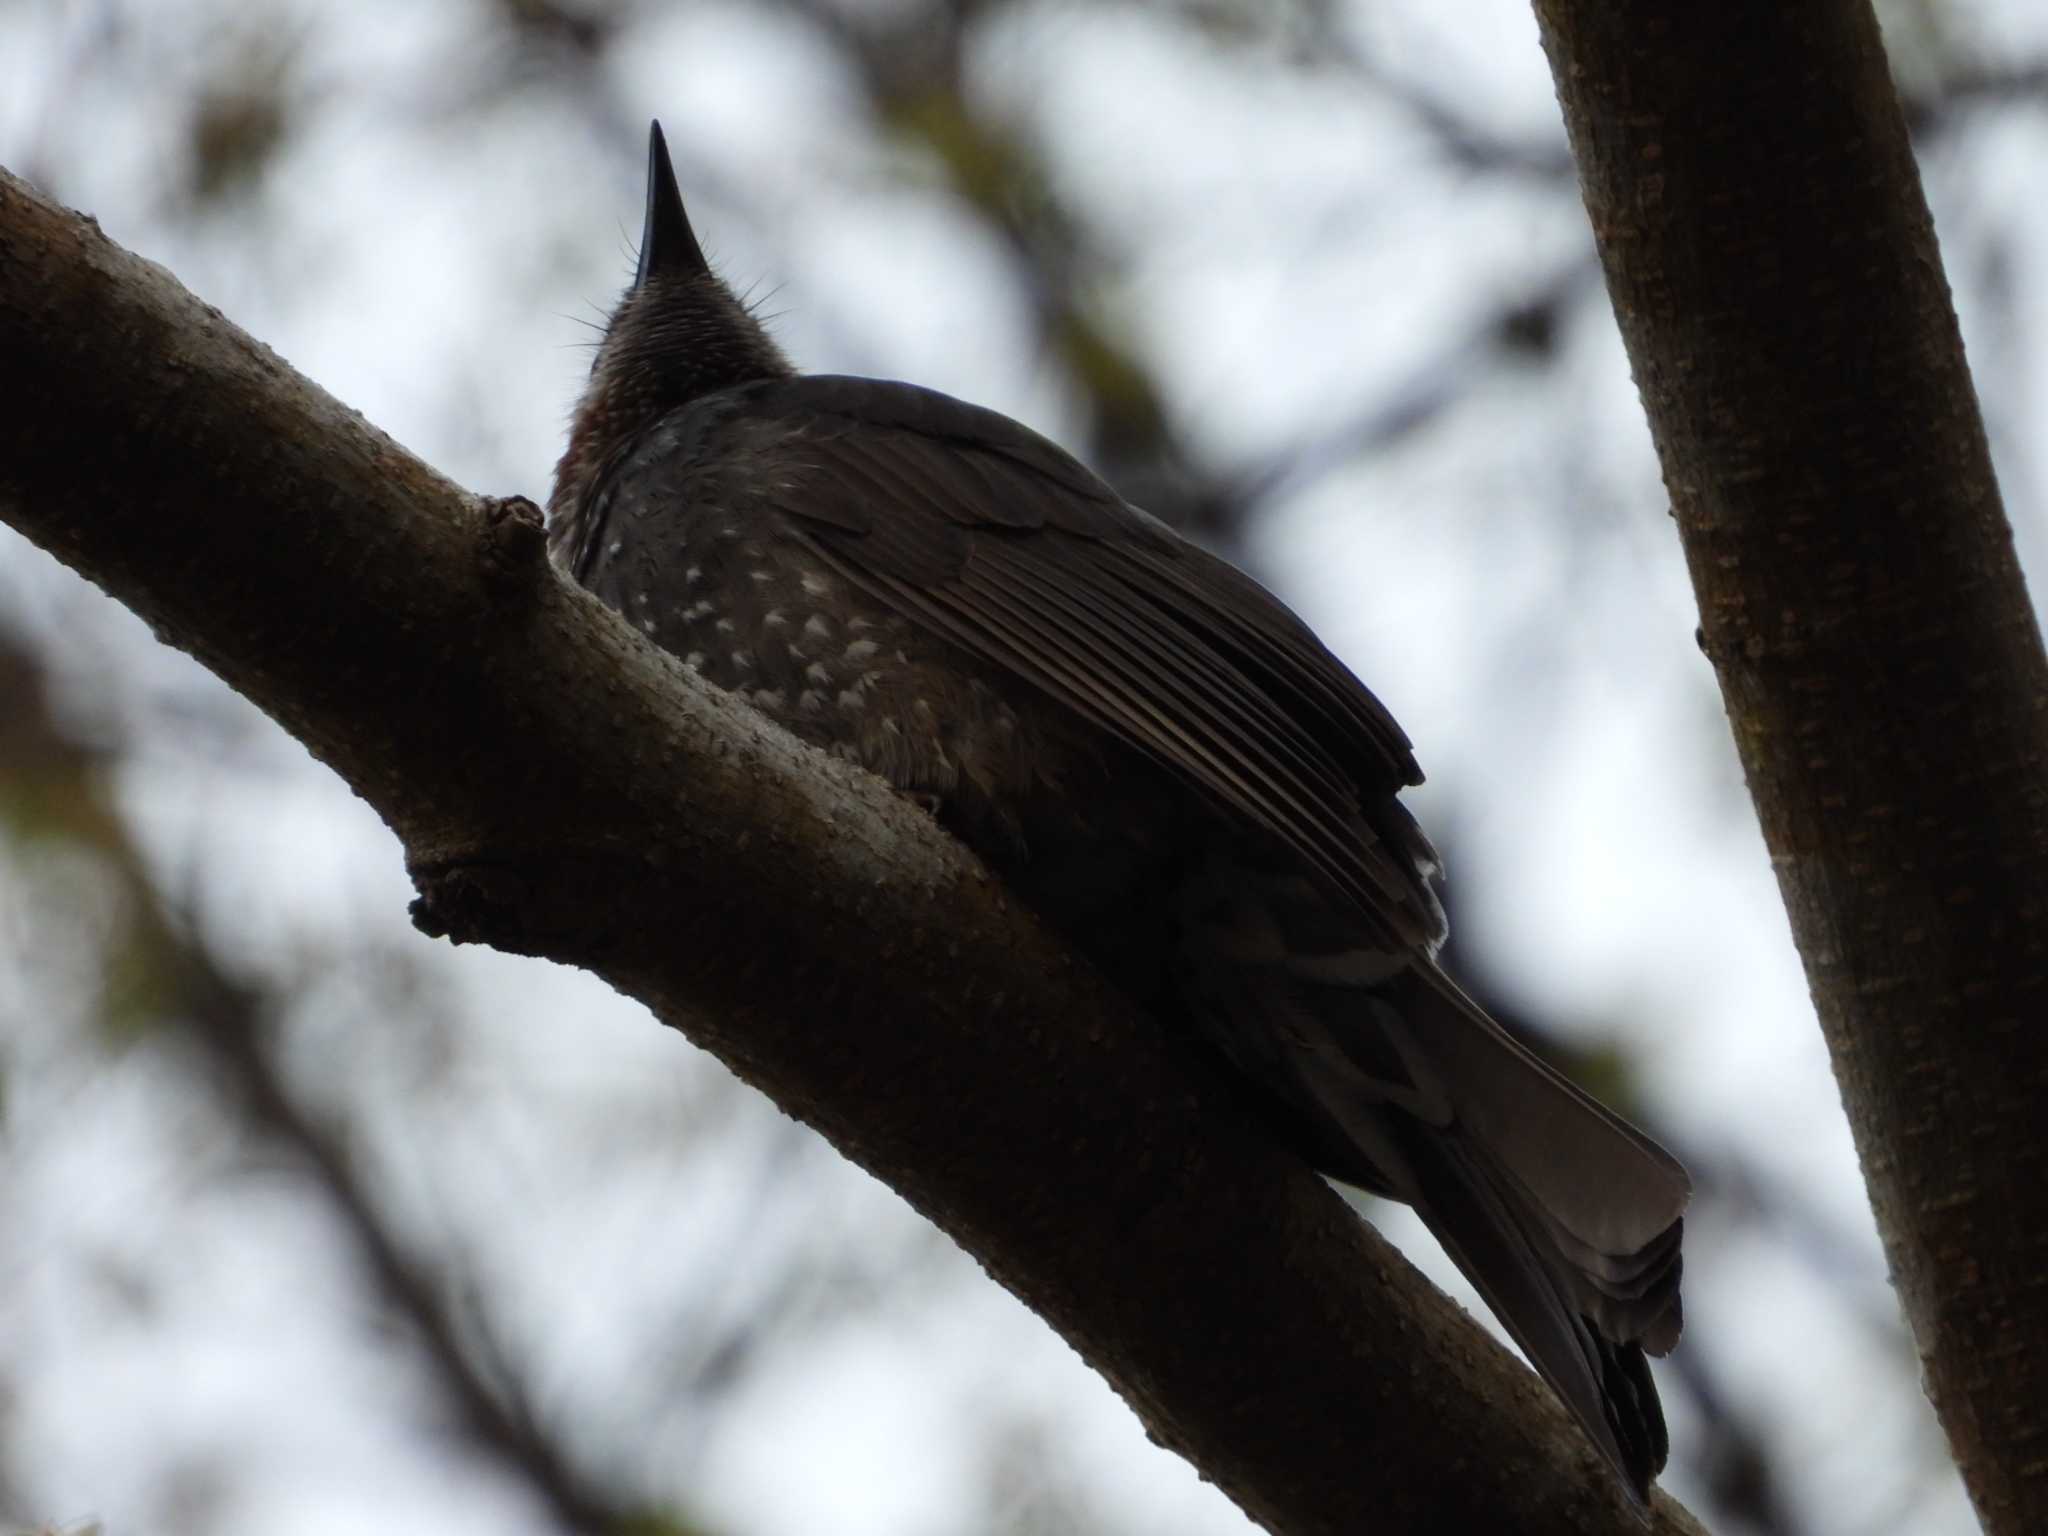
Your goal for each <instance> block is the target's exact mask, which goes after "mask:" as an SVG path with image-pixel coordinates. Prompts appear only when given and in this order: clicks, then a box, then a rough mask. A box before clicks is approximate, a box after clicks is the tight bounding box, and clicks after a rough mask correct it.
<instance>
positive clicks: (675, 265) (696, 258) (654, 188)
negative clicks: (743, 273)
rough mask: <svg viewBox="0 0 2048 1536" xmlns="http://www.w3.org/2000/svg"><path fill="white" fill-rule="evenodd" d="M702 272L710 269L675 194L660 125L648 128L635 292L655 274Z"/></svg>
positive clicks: (708, 273) (677, 193) (705, 272)
mask: <svg viewBox="0 0 2048 1536" xmlns="http://www.w3.org/2000/svg"><path fill="white" fill-rule="evenodd" d="M671 271H673V272H701V273H703V274H705V275H706V276H709V275H710V272H711V267H710V265H709V264H708V263H707V262H706V261H705V260H704V253H703V252H702V251H701V250H699V249H698V248H697V237H696V236H695V235H694V234H692V233H691V232H690V219H689V216H688V215H687V214H685V213H684V212H683V195H682V193H680V192H678V191H677V190H676V170H675V167H674V166H672V165H670V164H669V162H668V143H667V141H666V140H664V139H663V138H662V136H661V124H660V123H659V122H653V123H649V124H648V125H647V218H646V221H645V222H644V223H643V224H642V225H641V226H640V265H639V267H638V268H637V269H636V270H635V271H634V273H633V286H634V287H635V288H638V287H639V286H640V285H641V284H642V283H644V282H646V281H647V279H648V278H649V277H651V276H653V275H654V274H655V273H656V272H671Z"/></svg>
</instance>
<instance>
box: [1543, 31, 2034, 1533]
mask: <svg viewBox="0 0 2048 1536" xmlns="http://www.w3.org/2000/svg"><path fill="white" fill-rule="evenodd" d="M1536 10H1537V14H1538V17H1539V19H1540V21H1541V23H1542V26H1543V32H1544V43H1545V47H1546V49H1547V50H1548V52H1549V54H1550V59H1551V65H1552V69H1553V71H1554V72H1555V75H1556V79H1557V83H1558V93H1559V95H1560V96H1561V97H1562V99H1563V102H1564V110H1565V119H1566V123H1567V126H1568V128H1569V130H1570V134H1571V139H1572V145H1573V150H1574V153H1575V154H1576V156H1577V158H1578V162H1579V170H1580V176H1581V179H1582V182H1583V185H1584V190H1585V196H1586V203H1587V206H1588V208H1589V210H1590V211H1591V213H1592V219H1593V229H1594V232H1595V234H1596V236H1597V237H1598V240H1599V244H1600V250H1601V256H1602V259H1603V261H1604V263H1605V266H1606V270H1607V281H1608V286H1609V288H1610V290H1611V292H1612V294H1613V298H1614V307H1615V310H1616V312H1617V314H1618V315H1619V316H1620V318H1621V328H1622V333H1623V336H1624V338H1625V339H1626V341H1627V344H1628V350H1629V356H1630V359H1631V360H1632V362H1633V364H1634V368H1635V374H1636V380H1637V383H1638V385H1639V386H1640V388H1641V390H1642V395H1643V401H1644V404H1645V406H1646V408H1647V410H1648V412H1649V417H1650V423H1651V427H1652V429H1653V431H1654V433H1655V436H1656V440H1657V448H1658V453H1659V455H1660V456H1661V458H1662V460H1663V466H1664V480H1665V484H1666V485H1667V487H1668V488H1669V490H1670V493H1671V500H1672V507H1673V511H1674V513H1675V514H1676V516H1677V519H1678V524H1679V531H1680V534H1681V536H1682V537H1683V539H1684V542H1685V549H1686V556H1687V559H1688V561H1689V563H1690V566H1691V570H1692V578H1693V585H1694V587H1695V589H1696V590H1697V592H1698V594H1699V601H1700V613H1701V619H1702V628H1701V632H1700V640H1701V644H1702V646H1703V647H1704V648H1705V650H1706V652H1707V654H1708V655H1709V656H1710V657H1711V658H1712V659H1713V662H1714V665H1715V667H1716V669H1717V671H1718V672H1719V675H1720V680H1721V687H1722V691H1723V693H1724V695H1725V697H1726V700H1727V705H1728V713H1729V718H1730V721H1731V722H1732V724H1733V726H1734V728H1735V736H1736V741H1737V744H1738V746H1739V747H1740V749H1741V753H1742V758H1743V764H1744V767H1745V769H1746V770H1747V773H1748V776H1749V783H1750V788H1751V791H1752V793H1753V794H1754V796H1755V799H1756V804H1757V811H1758V814H1759V816H1760V818H1761V820H1762V823H1763V829H1764V835H1765V838H1766V840H1767V842H1768V843H1769V846H1770V849H1771V854H1772V858H1773V861H1774V862H1775V864H1776V866H1777V870H1778V877H1779V883H1780V885H1781V887H1782V889H1783V891H1784V896H1785V902H1786V906H1787V907H1788V908H1789V910H1790V912H1791V916H1792V927H1793V934H1794V937H1795V938H1796V939H1797V941H1798V944H1799V949H1800V953H1801V955H1802V956H1803V957H1804V959H1805V962H1806V971H1807V978H1808V980H1809V982H1810V984H1811V986H1812V990H1813V996H1814V1001H1815V1004H1816V1006H1817V1008H1818V1010H1819V1013H1820V1019H1821V1024H1822V1027H1823V1029H1824V1030H1825V1031H1826V1034H1827V1040H1828V1046H1829V1049H1830V1051H1831V1052H1832V1054H1833V1057H1834V1064H1835V1073H1836V1076H1837V1078H1838V1079H1839V1081H1840V1083H1841V1087H1842V1097H1843V1099H1844V1101H1845V1103H1846V1104H1847V1107H1848V1112H1849V1120H1850V1124H1851V1126H1852V1128H1853V1129H1854V1131H1855V1134H1856V1141H1857V1146H1858V1148H1859V1150H1860V1152H1861V1154H1862V1159H1863V1167H1864V1172H1865V1174H1866V1176H1867V1178H1868V1180H1869V1184H1870V1192H1871V1200H1872V1203H1873V1205H1874V1206H1875V1208H1876V1212H1877V1220H1878V1226H1879V1229H1880V1230H1881V1232H1882V1233H1883V1236H1884V1241H1885V1246H1886V1251H1887V1253H1888V1255H1889V1257H1890V1260H1891V1267H1892V1272H1893V1275H1894V1277H1895V1279H1896V1282H1897V1285H1898V1289H1899V1294H1900V1297H1901V1299H1902V1300H1903V1302H1904V1304H1905V1309H1906V1314H1907V1317H1908V1319H1909V1320H1910V1322H1911V1324H1912V1327H1913V1331H1914V1334H1915V1336H1916V1338H1917V1339H1918V1341H1919V1346H1920V1352H1921V1357H1922V1360H1923V1362H1924V1366H1925V1377H1926V1381H1927V1385H1928V1390H1929V1392H1930V1394H1931V1395H1932V1397H1933V1399H1934V1403H1935V1407H1936V1409H1937V1410H1938V1411H1939V1413H1940V1415H1941V1419H1942V1423H1943V1424H1944V1426H1945V1427H1946V1429H1947V1431H1948V1435H1949V1439H1950V1441H1951V1443H1952V1444H1953V1446H1954V1448H1955V1451H1956V1455H1957V1459H1958V1461H1959V1462H1960V1463H1961V1465H1962V1469H1963V1475H1964V1478H1965V1480H1966V1481H1967V1483H1968V1485H1969V1488H1970V1491H1971V1495H1972V1497H1973V1498H1974V1499H1975V1500H1976V1503H1977V1508H1978V1511H1979V1513H1980V1514H1981V1516H1982V1517H1983V1519H1984V1522H1985V1527H1986V1529H1987V1530H1990V1531H1993V1532H2013V1533H2018V1532H2021V1531H2042V1530H2048V1453H2044V1447H2048V1283H2044V1281H2043V1276H2044V1275H2048V1166H2044V1161H2048V1160H2044V1155H2043V1153H2044V1146H2048V1132H2044V1125H2048V1118H2044V1114H2043V1110H2044V1108H2048V1029H2044V1028H2043V1023H2044V1021H2048V662H2044V660H2043V656H2042V650H2041V639H2040V633H2039V630H2038V628H2037V626H2036V624H2035V621H2034V615H2033V610H2032V608H2031V607H2030V606H2029V604H2028V600H2027V594H2026V591H2025V588H2024V585H2023V583H2022V581H2021V577H2020V572H2019V569H2018V565H2017V563H2016V561H2015V559H2014V555H2013V548H2012V538H2011V532H2010V529H2009V528H2008V527H2007V525H2006V522H2005V517H2004V514H2003V512H2002V510H2001V508H2000V506H1999V499H1998V489H1997V485H1996V483H1995V481H1994V479H1993V477H1992V471H1991V464H1990V456H1989V452H1988V450H1987V448H1986V444H1985V438H1984V429H1983V425H1982V422H1981V420H1980V418H1979V415H1978V411H1977V403H1976V398H1975V395H1974V393H1973V391H1972V388H1971V384H1970V379H1969V374H1968V371H1967V369H1966V367H1965V365H1964V361H1963V352H1962V342H1961V338H1960V336H1959V335H1958V333H1957V329H1956V322H1955V316H1954V313H1953V311H1952V310H1951V308H1950V304H1949V297H1948V291H1947V288H1946V286H1945V284H1944V282H1943V279H1942V273H1941V262H1940V256H1939V252H1938V251H1937V249H1936V246H1935V240H1934V231H1933V226H1932V222H1931V220H1930V219H1929V216H1928V212H1927V207H1926V203H1925V200H1924V198H1923V197H1922V195H1921V191H1920V184H1919V178H1918V175H1917V173H1916V171H1915V168H1914V165H1913V158H1912V154H1911V151H1910V148H1909V146H1908V143H1907V137H1906V128H1905V124H1904V121H1903V120H1902V117H1901V115H1900V111H1899V107H1898V103H1897V101H1896V99H1895V98H1894V95H1893V92H1892V87H1891V82H1890V80H1889V78H1888V76H1887V73H1886V67H1885V59H1884V54H1883V51H1882V48H1881V45H1880V43H1879V40H1878V33H1877V26H1876V23H1875V21H1874V19H1873V18H1872V16H1871V13H1870V9H1869V6H1868V4H1867V3H1866V0H1807V3H1805V4H1800V5H1790V6H1788V5H1776V4H1739V5H1699V6H1671V5H1667V4H1663V3H1661V0H1624V3H1615V0H1601V3H1598V4H1583V3H1578V0H1538V3H1537V6H1536Z"/></svg>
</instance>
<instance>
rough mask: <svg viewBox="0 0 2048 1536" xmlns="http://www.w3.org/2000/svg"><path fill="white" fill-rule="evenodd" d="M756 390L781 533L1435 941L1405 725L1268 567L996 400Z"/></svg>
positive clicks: (874, 386) (848, 388) (829, 382)
mask: <svg viewBox="0 0 2048 1536" xmlns="http://www.w3.org/2000/svg"><path fill="white" fill-rule="evenodd" d="M746 395H747V398H746V406H745V410H744V412H743V413H742V415H743V419H745V420H746V421H747V422H748V423H749V427H748V430H749V431H750V432H753V433H757V434H759V438H758V439H757V441H756V442H754V443H752V444H750V445H749V447H750V448H751V449H754V450H759V449H760V448H762V447H766V448H768V449H769V451H770V452H776V451H778V450H779V451H780V453H781V455H782V457H783V460H784V464H785V467H786V468H788V469H790V470H791V472H790V473H788V474H785V475H783V476H781V477H780V478H779V480H778V487H779V488H778V489H776V490H773V491H771V492H770V496H771V500H772V502H773V504H774V505H775V507H776V508H777V510H778V511H780V513H781V514H782V516H783V520H784V526H785V528H786V530H787V531H788V533H789V534H790V535H791V536H793V537H796V538H799V539H801V540H802V541H803V542H804V543H805V544H807V545H808V546H809V547H810V548H811V549H812V550H813V551H814V552H815V553H816V554H817V555H818V556H820V557H821V558H822V559H824V560H825V561H826V562H827V563H828V564H829V565H830V566H831V567H832V568H833V569H834V570H836V571H837V572H838V573H839V574H840V575H841V576H842V577H844V578H845V579H846V580H848V581H850V582H852V583H854V584H855V585H857V586H859V587H861V588H863V589H865V590H866V591H868V592H870V593H871V594H873V595H874V596H876V597H878V598H880V599H881V600H882V601H884V602H886V603H888V604H889V605H890V606H891V607H893V608H895V609H896V610H897V611H899V612H902V613H904V614H905V615H906V616H908V617H910V618H912V619H914V620H915V621H916V622H918V623H920V624H923V625H927V626H929V627H930V628H931V629H933V630H934V631H935V632H937V633H939V634H941V635H943V636H944V637H945V638H946V639H948V640H950V641H952V642H953V643H954V644H957V645H959V646H961V647H962V648H964V649H966V650H968V651H970V652H972V653H974V654H976V655H979V656H982V657H984V658H985V659H987V660H988V661H990V662H992V663H993V664H995V665H997V666H1000V667H1002V668H1004V669H1006V670H1008V671H1009V672H1011V673H1012V674H1013V675H1015V676H1016V677H1018V678H1019V679H1020V680H1022V681H1024V682H1026V683H1028V684H1030V685H1031V686H1033V687H1035V688H1038V689H1040V690H1042V691H1044V692H1045V693H1047V694H1049V695H1050V696H1052V697H1053V698H1055V699H1057V700H1059V701H1060V702H1061V703H1063V704H1065V705H1067V706H1068V707H1069V708H1072V709H1074V710H1076V711H1077V712H1078V713H1080V714H1081V715H1083V716H1085V717H1086V718H1088V719H1089V720H1091V721H1093V722H1094V723H1095V724H1096V725H1097V726H1099V727H1100V728H1102V729H1103V730H1105V731H1107V732H1109V733H1110V734H1111V735H1113V736H1114V737H1116V738H1117V739H1119V740H1121V741H1123V742H1124V743H1125V744H1127V745H1128V746H1131V747H1133V748H1135V749H1136V750H1138V751H1141V752H1143V753H1145V754H1146V755H1148V756H1150V757H1152V758H1153V759H1154V760H1155V761H1158V762H1159V763H1161V764H1162V765H1163V766H1165V767H1166V768H1167V769H1169V770H1170V771H1171V772H1173V773H1174V774H1175V775H1177V776H1178V777H1179V778H1181V779H1182V780H1183V781H1184V782H1186V783H1188V784H1189V785H1191V786H1192V787H1194V788H1195V789H1197V790H1198V791H1200V792H1201V793H1203V794H1205V795H1206V796H1208V797H1209V798H1210V799H1211V800H1212V801H1214V802H1216V803H1218V804H1219V805H1221V806H1223V807H1226V808H1227V809H1229V810H1230V811H1231V812H1233V813H1234V814H1236V815H1237V816H1239V817H1241V818H1243V819H1244V820H1246V821H1248V822H1250V823H1252V824H1253V825H1255V826H1258V827H1260V828H1262V829H1264V830H1265V831H1266V832H1267V833H1268V834H1269V835H1271V836H1272V837H1273V838H1275V839H1276V840H1277V841H1278V842H1280V843H1281V844H1282V845H1284V846H1286V847H1287V848H1288V849H1289V850H1290V851H1292V852H1293V853H1294V854H1295V855H1296V856H1298V857H1299V858H1300V859H1301V861H1302V862H1303V864H1304V865H1305V866H1306V867H1307V868H1308V869H1310V870H1311V871H1313V872H1314V873H1315V875H1316V877H1317V879H1318V881H1319V882H1320V883H1321V884H1323V885H1325V886H1327V887H1328V888H1330V889H1331V890H1332V891H1333V893H1335V894H1337V895H1338V896H1340V897H1341V899H1342V900H1343V901H1344V903H1345V905H1346V906H1347V907H1349V908H1350V909H1352V910H1353V911H1355V912H1357V913H1358V914H1359V915H1360V916H1361V917H1362V918H1363V919H1365V920H1366V922H1367V924H1368V925H1369V932H1370V933H1371V934H1372V935H1373V936H1375V937H1376V938H1378V939H1380V940H1382V941H1384V942H1386V943H1388V944H1389V945H1392V946H1398V947H1415V948H1426V947H1430V946H1433V945H1434V944H1435V943H1436V942H1437V941H1438V940H1439V939H1440V938H1441V936H1442V931H1443V919H1442V911H1441V908H1440V907H1439V906H1438V905H1437V901H1436V897H1435V894H1434V892H1433V891H1432V890H1431V889H1430V886H1429V876H1430V874H1431V873H1433V871H1434V854H1433V853H1432V852H1431V850H1430V849H1429V846H1428V843H1427V841H1426V840H1425V839H1424V838H1423V837H1422V836H1421V834H1420V833H1419V832H1418V831H1417V830H1416V829H1415V827H1414V823H1413V821H1412V820H1411V819H1410V818H1409V817H1408V815H1407V813H1406V812H1405V811H1404V810H1402V809H1401V808H1400V807H1399V806H1398V805H1397V804H1395V802H1394V799H1393V796H1394V794H1395V792H1396V791H1398V790H1399V789H1400V788H1401V787H1402V786H1403V785H1406V784H1409V783H1413V782H1418V781H1419V780H1420V777H1421V775H1420V773H1419V772H1418V771H1417V770H1416V767H1415V762H1414V757H1413V754H1412V752H1411V751H1410V748H1409V744H1408V739H1407V737H1406V736H1405V735H1404V734H1403V733H1402V732H1401V729H1400V727H1399V726H1397V725H1396V724H1395V723H1394V721H1393V719H1392V718H1391V717H1390V716H1389V715H1388V714H1387V712H1386V710H1385V708H1384V707H1382V706H1381V704H1380V703H1379V701H1378V700H1377V699H1375V698H1374V697H1373V696H1372V694H1371V693H1370V692H1368V691H1367V690H1366V688H1365V687H1364V686H1363V685H1362V684H1361V683H1359V682H1358V680H1357V679H1356V678H1354V677H1353V676H1352V675H1351V674H1350V672H1348V671H1347V670H1346V669H1345V668H1344V666H1343V665H1342V664H1341V663H1340V662H1338V661H1337V660H1336V658H1335V657H1333V656H1332V655H1331V654H1330V653H1329V652H1328V651H1327V650H1326V649H1325V648H1324V647H1323V646H1322V644H1321V642H1319V641H1318V640H1316V638H1315V637H1314V635H1313V634H1312V633H1310V631H1309V630H1308V628H1307V626H1306V625H1304V624H1302V623H1301V621H1300V620H1299V619H1297V618H1295V616H1294V615H1293V614H1292V613H1291V612H1289V611H1288V609H1287V608H1286V607H1285V606H1284V605H1283V604H1282V603H1281V602H1280V601H1279V600H1278V599H1277V598H1275V597H1273V596H1272V595H1271V594H1270V593H1268V592H1267V591H1266V590H1265V589H1264V588H1263V587H1260V586H1259V585H1258V584H1257V583H1256V582H1254V581H1253V580H1252V579H1251V578H1250V577H1248V576H1245V575H1244V574H1243V573H1241V572H1239V571H1237V570H1236V569H1235V568H1233V567H1231V566H1229V565H1227V564H1225V563H1224V562H1222V561H1220V560H1217V559H1215V558H1213V557H1211V556H1209V555H1207V554H1205V553H1204V552H1202V551H1200V550H1198V549H1196V548H1195V547H1194V546H1192V545H1190V544H1188V543H1186V542H1185V541H1183V540H1181V539H1180V538H1179V537H1178V536H1176V535H1174V534H1173V533H1171V532H1170V531H1169V530H1167V529H1166V527H1165V526H1164V525H1163V524H1161V523H1159V522H1157V521H1156V520H1155V519H1153V518H1151V517H1148V516H1146V515H1145V514H1144V513H1142V512H1140V511H1138V510H1137V509H1135V508H1133V507H1130V506H1128V505H1127V504H1125V503H1124V502H1123V501H1122V500H1120V499H1119V498H1118V497H1117V496H1116V495H1115V493H1114V492H1112V491H1111V490H1110V489H1109V488H1108V487H1107V486H1105V485H1104V484H1103V483H1102V482H1101V481H1100V480H1098V479H1096V478H1095V477H1094V476H1093V475H1091V474H1090V473H1089V472H1088V471H1087V470H1086V469H1084V468H1082V467H1081V466H1080V465H1079V464H1078V463H1077V462H1076V461H1075V460H1073V459H1072V458H1070V457H1069V456H1068V455H1066V454H1065V453H1064V452H1063V451H1061V450H1060V449H1058V448H1057V447H1055V446H1054V445H1052V444H1051V443H1049V442H1047V441H1046V440H1045V439H1043V438H1041V437H1039V436H1038V435H1037V434H1035V433H1032V432H1030V431H1029V430H1028V429H1026V428H1024V427H1021V426H1019V425H1017V424H1016V423H1015V422H1012V421H1009V420H1008V419H1006V418H1004V417H1001V416H997V415H995V414H994V413H992V412H988V411H983V410H980V409H978V408H976V407H972V406H968V405H964V404H962V403H961V402H959V401H955V400H951V399H949V398H948V397H946V396H944V395H938V394H934V393H933V392H931V391H928V390H920V389H916V388H914V387H912V386H909V385H899V384H887V383H882V382H880V381H875V380H865V379H845V378H837V377H833V376H809V377H805V378H799V379H791V380H779V381H775V382H772V383H768V384H762V385H752V386H748V387H747V392H746Z"/></svg>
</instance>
